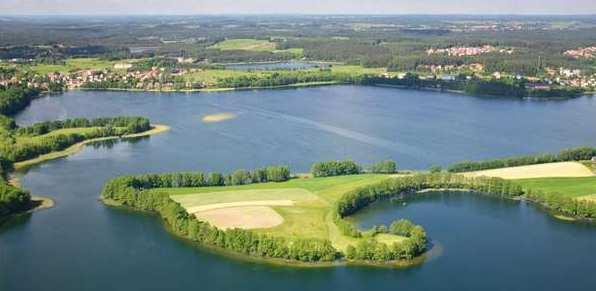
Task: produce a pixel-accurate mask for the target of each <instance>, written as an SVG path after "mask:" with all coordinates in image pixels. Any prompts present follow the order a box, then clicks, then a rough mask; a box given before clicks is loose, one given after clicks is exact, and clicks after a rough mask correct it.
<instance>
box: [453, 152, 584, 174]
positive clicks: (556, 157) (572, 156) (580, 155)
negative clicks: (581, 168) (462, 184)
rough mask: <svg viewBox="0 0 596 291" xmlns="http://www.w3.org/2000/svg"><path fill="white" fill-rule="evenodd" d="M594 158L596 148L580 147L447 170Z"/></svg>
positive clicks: (484, 168) (493, 167) (482, 162)
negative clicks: (556, 152) (555, 152)
mask: <svg viewBox="0 0 596 291" xmlns="http://www.w3.org/2000/svg"><path fill="white" fill-rule="evenodd" d="M592 157H596V148H592V147H578V148H571V149H564V150H561V151H560V152H559V153H558V154H548V153H545V154H536V155H528V156H520V157H509V158H501V159H492V160H485V161H463V162H459V163H456V164H453V165H450V166H449V167H448V168H447V170H448V171H449V172H452V173H460V172H470V171H480V170H488V169H498V168H507V167H517V166H525V165H535V164H545V163H553V162H565V161H585V160H590V159H592Z"/></svg>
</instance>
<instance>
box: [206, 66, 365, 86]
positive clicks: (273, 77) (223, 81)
mask: <svg viewBox="0 0 596 291" xmlns="http://www.w3.org/2000/svg"><path fill="white" fill-rule="evenodd" d="M362 78H363V75H361V74H350V73H339V72H333V71H331V70H327V69H321V70H318V71H316V70H315V71H313V70H308V71H276V72H274V73H271V74H251V75H240V76H235V77H228V78H220V79H218V80H217V87H219V88H255V87H275V86H285V85H292V84H300V83H312V82H332V81H333V82H339V83H360V82H361V79H362Z"/></svg>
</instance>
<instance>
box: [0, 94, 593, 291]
mask: <svg viewBox="0 0 596 291" xmlns="http://www.w3.org/2000/svg"><path fill="white" fill-rule="evenodd" d="M221 112H231V113H234V114H236V116H237V117H236V118H235V119H232V120H227V121H224V122H220V123H209V124H206V123H203V122H202V121H201V118H202V117H203V116H205V115H208V114H214V113H221ZM113 115H142V116H147V117H149V118H151V120H152V121H153V122H156V123H163V124H167V125H169V126H171V127H172V130H171V131H169V132H166V133H164V134H160V135H156V136H152V137H150V138H145V139H141V140H138V141H135V142H118V143H113V144H102V145H96V146H88V147H86V148H85V149H84V150H83V151H81V152H80V153H77V154H75V155H73V156H70V157H68V158H65V159H59V160H55V161H51V162H48V163H44V164H42V165H40V166H38V167H34V168H32V169H30V170H29V171H28V172H27V173H25V174H23V175H22V183H23V186H24V187H25V188H27V189H29V190H31V191H32V192H33V193H35V194H39V195H46V196H50V197H52V198H54V199H55V201H56V207H55V208H53V209H51V210H47V211H41V212H38V213H35V214H34V215H32V216H31V217H28V218H24V219H21V221H18V222H14V223H13V224H12V225H9V226H5V227H3V228H2V229H0V290H164V289H168V290H195V289H196V290H239V289H242V290H280V289H282V290H331V289H338V290H363V289H369V290H479V289H482V290H537V289H540V290H561V289H565V290H593V286H596V277H594V276H591V272H592V270H594V269H596V255H594V254H593V247H594V246H596V227H594V226H590V225H582V224H568V223H564V222H560V221H556V220H554V219H552V218H550V217H548V216H546V215H544V214H543V213H542V212H540V211H538V210H536V209H534V208H533V207H531V206H527V205H524V204H519V203H516V202H506V201H500V200H494V199H489V198H484V197H476V196H470V195H447V194H444V195H435V196H432V197H434V198H432V197H431V198H428V199H422V200H420V201H414V202H412V203H409V204H408V205H407V206H406V207H403V206H400V205H391V204H390V203H389V202H386V203H378V204H375V205H374V206H372V207H370V208H368V209H366V210H365V211H364V212H362V213H360V214H359V215H358V216H357V217H356V218H357V219H358V221H359V222H360V223H361V224H362V225H365V226H366V225H371V224H374V223H381V222H384V223H387V222H390V221H391V220H393V219H395V218H398V217H407V218H411V219H412V220H413V221H415V222H416V223H420V224H423V225H424V227H425V228H426V229H427V231H428V233H429V235H430V236H431V239H432V240H433V242H434V243H437V244H440V245H441V246H442V248H443V254H442V255H441V256H438V257H437V258H434V259H433V260H431V261H429V262H427V263H425V264H423V265H421V266H419V267H414V268H409V269H403V270H402V269H400V270H397V269H379V268H368V267H339V268H328V269H296V268H288V267H276V266H269V265H264V264H255V263H249V262H243V261H238V260H233V259H229V258H226V257H223V256H221V255H218V254H213V253H210V252H208V251H205V250H201V249H200V248H197V247H195V246H193V245H191V244H189V243H187V242H185V241H182V240H179V239H177V238H175V237H173V236H172V235H170V234H169V233H167V231H166V230H165V229H164V227H163V225H162V224H161V222H160V220H159V219H158V218H157V217H154V216H152V215H148V214H139V213H134V212H129V211H124V210H119V209H113V208H109V207H106V206H104V205H102V204H101V203H100V202H98V201H97V199H98V197H99V193H100V191H101V187H102V186H103V184H104V183H105V181H107V180H108V179H110V178H112V177H115V176H118V175H124V174H139V173H146V172H164V171H187V170H205V171H213V170H217V171H229V170H233V169H237V168H253V167H257V166H263V165H270V164H287V165H289V166H290V167H291V168H292V170H293V171H295V172H303V171H307V170H308V168H309V167H310V165H311V164H312V163H313V162H315V161H319V160H327V159H344V158H351V159H354V160H356V161H358V162H360V163H363V164H366V163H371V162H374V161H378V160H381V159H394V160H396V161H397V162H398V164H399V167H400V168H408V169H424V168H427V167H429V166H430V165H433V164H440V165H447V164H449V163H452V162H456V161H460V160H466V159H471V160H476V159H484V158H494V157H502V156H510V155H519V154H528V153H536V152H544V151H558V150H559V149H561V148H565V147H571V146H577V145H593V146H594V145H596V126H595V125H596V99H594V98H590V97H582V98H578V99H573V100H567V101H549V102H537V101H522V100H517V99H495V98H478V97H469V96H461V95H455V94H446V93H436V92H424V91H408V90H397V89H390V88H376V87H356V86H331V87H318V88H303V89H291V90H261V91H238V92H223V93H193V94H179V93H171V94H170V93H167V94H166V93H129V92H83V91H73V92H67V93H65V94H62V95H59V96H52V97H44V98H41V99H38V100H35V101H34V102H33V104H32V105H31V106H30V107H29V108H27V109H26V110H25V111H23V112H22V113H21V114H19V115H18V116H17V118H16V119H17V122H18V123H19V124H31V123H33V122H37V121H42V120H52V119H58V118H60V119H63V118H73V117H99V116H113Z"/></svg>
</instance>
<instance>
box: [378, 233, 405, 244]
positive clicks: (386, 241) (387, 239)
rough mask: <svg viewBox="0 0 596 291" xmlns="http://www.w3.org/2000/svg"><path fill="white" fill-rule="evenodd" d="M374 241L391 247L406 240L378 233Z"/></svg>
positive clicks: (397, 236)
mask: <svg viewBox="0 0 596 291" xmlns="http://www.w3.org/2000/svg"><path fill="white" fill-rule="evenodd" d="M375 239H376V240H377V241H378V242H382V243H384V244H386V245H392V244H394V243H401V242H403V241H404V240H405V239H406V237H403V236H399V235H395V234H390V233H379V234H377V235H375Z"/></svg>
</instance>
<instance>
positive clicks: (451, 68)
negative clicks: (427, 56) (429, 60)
mask: <svg viewBox="0 0 596 291" xmlns="http://www.w3.org/2000/svg"><path fill="white" fill-rule="evenodd" d="M419 68H421V69H423V70H427V71H431V72H432V73H446V72H447V73H448V72H465V71H470V72H474V73H480V72H482V71H484V65H483V64H480V63H472V64H468V65H459V66H456V65H436V64H431V65H420V66H419Z"/></svg>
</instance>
